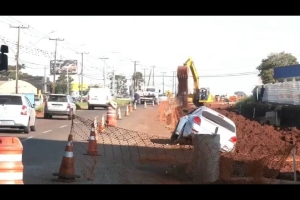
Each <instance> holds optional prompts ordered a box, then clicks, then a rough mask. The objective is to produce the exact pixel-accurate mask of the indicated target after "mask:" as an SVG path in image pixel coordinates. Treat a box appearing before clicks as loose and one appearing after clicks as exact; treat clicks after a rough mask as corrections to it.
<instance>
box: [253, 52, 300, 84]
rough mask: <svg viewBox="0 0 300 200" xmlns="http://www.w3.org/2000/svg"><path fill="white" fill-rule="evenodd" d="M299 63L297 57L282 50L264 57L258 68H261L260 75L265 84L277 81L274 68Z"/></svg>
mask: <svg viewBox="0 0 300 200" xmlns="http://www.w3.org/2000/svg"><path fill="white" fill-rule="evenodd" d="M296 64H299V63H298V61H297V58H296V57H295V56H293V55H292V54H290V53H285V52H284V51H283V52H280V53H271V54H270V55H268V57H267V58H265V59H262V61H261V64H260V65H259V66H258V67H257V68H256V69H257V70H259V74H258V76H260V77H261V80H262V82H263V84H267V83H275V80H274V77H273V76H274V68H275V67H280V66H287V65H296Z"/></svg>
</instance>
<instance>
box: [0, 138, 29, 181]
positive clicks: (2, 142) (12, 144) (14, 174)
mask: <svg viewBox="0 0 300 200" xmlns="http://www.w3.org/2000/svg"><path fill="white" fill-rule="evenodd" d="M22 153H23V145H22V143H21V141H20V140H19V139H18V138H17V137H0V184H23V168H24V167H23V163H22Z"/></svg>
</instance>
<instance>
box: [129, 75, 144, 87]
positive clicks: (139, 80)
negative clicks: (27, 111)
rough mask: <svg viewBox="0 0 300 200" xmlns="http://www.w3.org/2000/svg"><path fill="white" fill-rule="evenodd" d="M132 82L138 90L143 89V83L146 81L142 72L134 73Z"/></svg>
mask: <svg viewBox="0 0 300 200" xmlns="http://www.w3.org/2000/svg"><path fill="white" fill-rule="evenodd" d="M132 80H133V81H134V82H135V83H136V86H138V89H141V83H142V82H143V81H144V79H143V74H142V72H136V73H133V75H132Z"/></svg>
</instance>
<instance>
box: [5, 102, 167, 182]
mask: <svg viewBox="0 0 300 200" xmlns="http://www.w3.org/2000/svg"><path fill="white" fill-rule="evenodd" d="M154 109H155V108H152V107H151V106H148V109H147V110H145V109H143V106H142V105H140V106H138V110H137V111H134V112H133V113H131V114H130V116H129V117H125V116H124V108H122V115H123V120H120V121H118V127H123V128H126V129H130V130H133V129H136V130H140V131H144V130H145V131H146V130H148V129H150V128H147V129H142V128H140V127H141V124H143V123H144V121H145V120H146V121H147V118H148V119H149V117H150V118H152V115H151V116H150V115H149V113H150V111H151V110H152V112H153V111H154ZM156 112H157V111H155V112H154V113H156ZM106 113H107V110H103V109H99V110H81V111H78V112H77V115H79V116H81V117H83V118H86V119H91V120H93V119H94V117H96V116H102V115H103V114H106ZM152 126H153V125H152ZM70 128H71V121H70V120H67V119H66V118H65V117H57V118H54V119H38V120H37V131H36V132H31V133H30V134H23V133H0V136H16V137H18V138H20V140H21V141H22V144H23V147H24V151H23V165H24V178H23V179H24V183H25V184H43V183H44V184H51V183H55V182H52V181H51V180H52V179H55V178H56V177H54V176H53V175H52V173H55V172H58V171H59V167H60V164H61V160H62V158H63V155H64V149H65V147H66V144H67V138H68V135H69V133H70ZM83 132H86V133H87V134H88V131H83ZM153 134H155V132H153ZM84 137H87V136H84ZM76 144H77V145H75V151H74V157H75V159H74V160H75V171H76V173H78V175H80V176H81V178H80V179H77V181H76V182H75V183H78V184H82V183H87V184H90V183H127V182H128V180H127V179H128V178H127V179H126V180H125V179H124V177H123V176H120V173H121V172H122V171H123V170H124V167H123V166H121V165H120V166H118V164H117V163H120V162H121V160H122V158H124V159H127V160H129V155H130V154H128V155H127V154H125V153H126V151H124V150H126V149H125V148H123V147H122V149H123V151H122V150H121V149H120V147H119V146H114V145H112V144H108V145H101V148H103V147H104V146H106V149H105V151H106V155H107V156H104V153H105V152H104V149H99V151H100V152H102V154H103V155H102V156H99V159H101V160H100V161H98V165H97V169H96V174H97V180H94V181H92V182H90V181H86V176H84V173H83V172H82V171H83V170H84V169H86V166H84V165H86V164H89V163H90V162H89V161H88V160H89V159H90V156H84V153H86V148H87V141H86V138H83V140H82V141H80V142H78V140H77V143H76ZM78 145H83V148H82V149H80V148H79V146H78ZM123 145H124V144H123ZM126 148H127V147H126ZM134 148H136V147H134ZM113 149H114V151H113ZM135 154H136V153H134V152H133V151H132V152H131V155H133V156H134V155H135ZM113 156H115V157H116V159H115V160H116V163H111V162H113V161H114V159H113V158H112V157H113ZM104 157H106V158H104ZM103 159H104V160H103ZM116 164H117V165H116ZM112 166H115V167H116V169H118V170H120V172H117V171H116V169H112ZM118 167H119V168H118ZM129 169H130V170H131V169H132V167H130V168H129ZM122 173H123V172H122ZM122 173H121V174H122ZM124 173H125V172H124ZM126 173H129V172H126ZM164 173H165V172H164ZM134 174H135V173H134ZM128 176H129V175H128ZM129 177H131V175H130V176H129ZM137 177H140V176H137ZM147 177H148V178H147V179H149V177H150V179H151V180H152V179H153V180H152V181H147V179H145V183H148V182H150V183H154V181H155V180H156V178H153V177H152V175H147ZM123 179H124V180H123ZM139 179H140V178H139ZM141 180H143V179H141ZM129 182H131V183H140V182H141V181H140V180H136V179H135V180H130V181H129ZM142 182H143V181H142Z"/></svg>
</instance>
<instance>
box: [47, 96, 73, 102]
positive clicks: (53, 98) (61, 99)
mask: <svg viewBox="0 0 300 200" xmlns="http://www.w3.org/2000/svg"><path fill="white" fill-rule="evenodd" d="M48 101H50V102H68V99H67V97H66V96H62V95H50V96H49V99H48Z"/></svg>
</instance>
